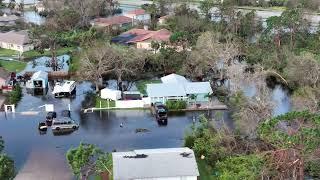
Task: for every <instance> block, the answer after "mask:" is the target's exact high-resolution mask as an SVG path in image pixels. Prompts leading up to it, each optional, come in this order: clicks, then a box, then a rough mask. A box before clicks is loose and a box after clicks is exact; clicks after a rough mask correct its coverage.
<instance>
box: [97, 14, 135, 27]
mask: <svg viewBox="0 0 320 180" xmlns="http://www.w3.org/2000/svg"><path fill="white" fill-rule="evenodd" d="M131 22H132V18H129V17H126V16H113V17H110V18H97V19H95V20H94V23H95V24H98V25H103V26H112V25H122V24H127V23H131Z"/></svg>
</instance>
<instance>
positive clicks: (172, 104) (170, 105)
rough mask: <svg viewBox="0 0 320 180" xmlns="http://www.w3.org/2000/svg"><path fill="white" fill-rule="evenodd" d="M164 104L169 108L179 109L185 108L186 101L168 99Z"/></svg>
mask: <svg viewBox="0 0 320 180" xmlns="http://www.w3.org/2000/svg"><path fill="white" fill-rule="evenodd" d="M166 106H167V108H168V109H169V110H181V109H185V108H187V102H186V101H184V100H177V101H172V100H169V101H167V102H166Z"/></svg>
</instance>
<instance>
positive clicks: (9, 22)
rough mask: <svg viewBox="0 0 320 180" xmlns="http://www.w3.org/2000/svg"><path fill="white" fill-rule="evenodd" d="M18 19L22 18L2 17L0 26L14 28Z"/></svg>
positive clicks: (5, 15)
mask: <svg viewBox="0 0 320 180" xmlns="http://www.w3.org/2000/svg"><path fill="white" fill-rule="evenodd" d="M18 19H20V18H19V17H18V16H16V15H7V14H3V15H2V16H0V26H14V25H15V24H16V21H17V20H18Z"/></svg>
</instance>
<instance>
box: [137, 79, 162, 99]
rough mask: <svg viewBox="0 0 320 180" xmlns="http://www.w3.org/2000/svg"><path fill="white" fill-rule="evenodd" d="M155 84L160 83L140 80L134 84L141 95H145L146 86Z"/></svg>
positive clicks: (158, 81) (159, 81)
mask: <svg viewBox="0 0 320 180" xmlns="http://www.w3.org/2000/svg"><path fill="white" fill-rule="evenodd" d="M155 83H161V80H152V79H149V80H140V81H138V82H137V83H136V86H137V89H138V91H139V92H140V93H141V94H143V95H147V91H146V90H147V84H155Z"/></svg>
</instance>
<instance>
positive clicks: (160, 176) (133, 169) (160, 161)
mask: <svg viewBox="0 0 320 180" xmlns="http://www.w3.org/2000/svg"><path fill="white" fill-rule="evenodd" d="M112 160H113V179H114V180H142V179H143V180H197V178H198V176H199V170H198V166H197V162H196V158H195V155H194V152H193V150H191V149H189V148H165V149H143V150H134V151H128V152H114V153H112Z"/></svg>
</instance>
